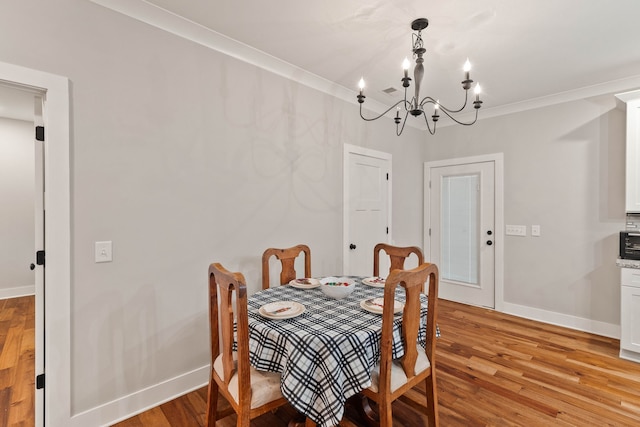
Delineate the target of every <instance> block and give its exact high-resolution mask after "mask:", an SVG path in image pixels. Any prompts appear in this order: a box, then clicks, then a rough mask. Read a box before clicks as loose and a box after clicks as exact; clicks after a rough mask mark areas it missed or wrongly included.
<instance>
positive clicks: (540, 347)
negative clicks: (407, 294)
mask: <svg viewBox="0 0 640 427" xmlns="http://www.w3.org/2000/svg"><path fill="white" fill-rule="evenodd" d="M439 310H440V311H439V320H438V323H439V325H440V329H441V331H442V337H441V338H440V339H439V340H438V351H437V357H438V359H437V375H438V377H437V379H438V392H439V399H438V401H439V409H440V425H441V426H442V427H450V426H452V427H458V426H459V427H463V426H464V427H469V426H526V427H531V426H535V427H537V426H579V427H585V426H598V427H599V426H629V427H630V426H639V425H640V364H636V363H633V362H628V361H624V360H621V359H620V358H618V345H619V344H618V340H615V339H611V338H606V337H601V336H597V335H593V334H588V333H584V332H578V331H574V330H571V329H566V328H562V327H557V326H552V325H548V324H544V323H539V322H534V321H530V320H525V319H521V318H518V317H514V316H509V315H505V314H501V313H497V312H494V311H492V310H487V309H482V308H477V307H470V306H465V305H462V304H456V303H452V302H449V301H444V300H443V301H441V302H440V306H439ZM205 403H206V388H202V389H199V390H197V391H194V392H192V393H189V394H186V395H184V396H182V397H180V398H178V399H175V400H172V401H170V402H167V403H165V404H163V405H160V406H157V407H155V408H153V409H151V410H149V411H146V412H144V413H142V414H139V415H137V416H135V417H132V418H130V419H128V420H125V421H123V422H121V423H118V424H116V426H117V427H134V426H135V427H141V426H143V427H147V426H149V427H151V426H153V427H165V426H169V427H191V426H194V427H196V426H202V425H204V424H203V421H204V411H205ZM422 406H424V395H423V394H422V392H421V391H420V390H418V389H414V390H413V391H412V392H411V393H410V394H408V395H407V398H406V399H404V400H403V401H401V402H396V403H395V404H394V408H393V409H394V416H395V418H394V425H397V426H398V427H404V426H406V427H409V426H411V427H413V426H422V425H426V417H424V416H423V415H422V414H421V413H420V411H421V407H422ZM294 415H295V411H294V410H293V409H292V408H290V407H284V408H282V409H280V410H278V411H276V412H275V413H273V414H271V413H269V414H265V415H263V416H262V417H260V418H258V419H256V420H254V422H253V423H252V426H254V427H260V426H263V427H267V426H269V427H279V426H283V427H284V426H286V425H287V422H288V421H289V420H290V419H291V417H292V416H294ZM396 421H397V422H396ZM32 425H33V298H32V297H26V299H23V298H16V299H12V300H0V426H1V427H3V426H32ZM234 425H235V416H233V415H232V416H230V417H228V418H226V419H224V420H222V421H220V422H219V423H218V426H220V427H226V426H234ZM341 425H342V426H343V427H353V426H361V425H362V423H361V421H360V419H359V417H358V415H357V414H356V413H355V411H354V410H353V409H352V408H351V407H347V414H346V418H345V419H344V420H343V422H342V423H341ZM89 427H90V426H89Z"/></svg>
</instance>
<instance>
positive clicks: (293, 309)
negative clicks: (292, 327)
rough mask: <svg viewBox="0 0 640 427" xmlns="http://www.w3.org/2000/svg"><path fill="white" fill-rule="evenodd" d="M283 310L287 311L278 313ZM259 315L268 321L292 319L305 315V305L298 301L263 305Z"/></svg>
mask: <svg viewBox="0 0 640 427" xmlns="http://www.w3.org/2000/svg"><path fill="white" fill-rule="evenodd" d="M282 309H286V310H284V311H281V312H278V313H276V311H278V310H282ZM258 313H260V315H261V316H262V317H266V318H267V319H291V318H292V317H296V316H299V315H301V314H302V313H304V305H302V304H300V303H299V302H296V301H276V302H271V303H269V304H265V305H263V306H262V307H260V308H259V309H258Z"/></svg>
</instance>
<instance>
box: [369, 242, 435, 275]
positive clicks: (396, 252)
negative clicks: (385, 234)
mask: <svg viewBox="0 0 640 427" xmlns="http://www.w3.org/2000/svg"><path fill="white" fill-rule="evenodd" d="M381 250H384V251H385V252H386V253H387V255H389V258H390V260H391V266H390V267H389V271H392V270H395V269H400V270H402V269H404V261H405V260H406V259H407V258H408V257H409V256H410V255H411V254H416V256H417V257H418V265H421V264H422V263H423V262H424V256H423V255H422V249H420V248H419V247H417V246H408V247H404V248H403V247H399V246H392V245H389V244H386V243H378V244H377V245H376V246H375V247H374V248H373V275H374V276H379V275H380V251H381Z"/></svg>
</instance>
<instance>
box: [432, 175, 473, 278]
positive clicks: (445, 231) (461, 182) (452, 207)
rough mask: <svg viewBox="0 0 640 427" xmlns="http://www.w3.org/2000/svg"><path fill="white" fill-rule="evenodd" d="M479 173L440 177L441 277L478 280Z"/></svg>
mask: <svg viewBox="0 0 640 427" xmlns="http://www.w3.org/2000/svg"><path fill="white" fill-rule="evenodd" d="M478 188H479V175H460V176H445V177H443V178H442V193H441V194H442V204H441V206H442V212H440V214H441V219H442V224H441V225H442V234H441V238H442V241H441V242H440V245H441V248H442V258H441V260H440V270H441V271H440V274H441V277H442V278H443V279H447V280H455V281H457V282H463V283H469V284H474V285H475V284H477V283H478V259H479V258H478V233H479V230H478V228H479V225H478V224H479V223H480V221H479V218H478V216H479V215H478V213H479V200H478V194H479V193H478Z"/></svg>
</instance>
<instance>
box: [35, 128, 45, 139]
mask: <svg viewBox="0 0 640 427" xmlns="http://www.w3.org/2000/svg"><path fill="white" fill-rule="evenodd" d="M36 141H44V126H36Z"/></svg>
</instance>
